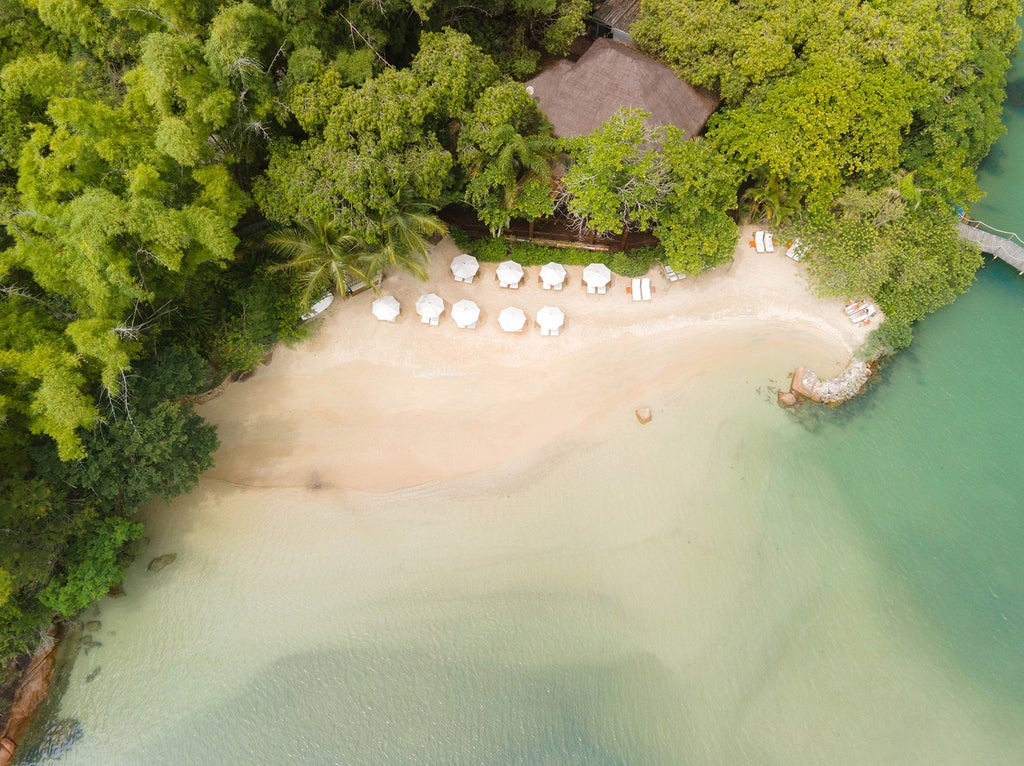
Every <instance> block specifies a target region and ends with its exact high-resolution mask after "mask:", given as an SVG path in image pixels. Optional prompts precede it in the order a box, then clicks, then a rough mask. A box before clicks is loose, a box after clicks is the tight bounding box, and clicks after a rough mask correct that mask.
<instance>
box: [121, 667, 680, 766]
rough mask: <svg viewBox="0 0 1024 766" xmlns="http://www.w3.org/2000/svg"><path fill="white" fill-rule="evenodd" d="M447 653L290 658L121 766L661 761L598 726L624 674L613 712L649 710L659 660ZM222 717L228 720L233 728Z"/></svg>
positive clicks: (610, 765)
mask: <svg viewBox="0 0 1024 766" xmlns="http://www.w3.org/2000/svg"><path fill="white" fill-rule="evenodd" d="M437 652H440V653H441V654H438V653H437ZM444 652H445V650H444V649H443V647H438V649H437V650H436V651H435V650H433V649H431V650H426V651H424V650H410V649H402V648H397V649H391V650H385V649H370V648H366V649H356V650H348V651H338V652H334V651H327V650H322V651H315V652H308V653H303V654H298V655H293V656H290V657H287V658H283V659H281V660H278V661H277V662H274V663H273V664H272V665H270V666H268V667H267V668H266V669H265V671H264V672H263V673H262V674H261V675H260V676H259V677H258V678H256V679H254V680H253V681H251V682H250V683H248V684H247V685H246V686H244V687H242V688H241V689H240V690H239V691H238V692H237V693H236V694H234V695H232V696H231V697H230V698H228V699H226V700H224V701H223V702H222V703H220V704H219V705H217V706H216V707H215V708H213V709H200V710H196V711H195V712H194V714H193V715H192V716H191V717H190V718H188V719H187V720H185V721H183V722H181V723H179V724H178V725H176V726H174V727H173V728H171V729H169V730H167V731H165V732H163V733H162V735H161V736H160V737H159V738H156V739H154V740H150V741H147V743H146V745H145V746H144V747H143V748H142V749H141V750H136V751H135V752H132V753H130V754H128V755H127V757H126V758H125V759H124V760H123V761H122V763H124V764H126V765H127V764H140V766H141V765H142V764H147V765H148V764H152V763H157V762H164V761H162V760H161V759H163V758H164V757H165V756H166V754H167V753H170V752H175V753H176V754H177V756H176V759H175V762H177V763H246V762H250V761H249V760H248V757H250V756H251V755H252V754H253V753H258V754H259V762H261V763H289V764H321V763H352V764H377V766H400V765H404V764H409V765H410V766H411V765H412V764H417V765H424V764H437V765H438V766H442V765H444V766H458V765H459V764H467V766H469V764H472V765H473V766H479V765H480V764H493V765H494V766H527V765H529V766H537V765H543V764H566V765H567V764H579V765H580V766H625V764H627V763H628V764H645V763H649V764H652V765H653V764H657V763H662V762H664V761H662V760H661V759H660V757H659V756H657V755H655V756H653V757H651V755H650V754H649V753H640V752H637V750H636V748H635V746H633V745H630V744H629V743H627V742H623V741H614V740H615V739H616V737H615V735H614V734H610V733H609V730H608V729H609V727H608V726H607V725H606V723H607V722H605V721H602V720H601V716H602V713H603V708H602V703H603V702H608V701H609V700H607V695H608V693H609V690H610V689H612V688H614V689H616V692H621V688H616V687H618V682H619V681H620V680H621V677H622V675H623V674H625V676H627V677H635V675H636V674H637V673H638V672H639V674H640V675H641V676H644V677H645V680H644V683H643V684H636V685H635V688H634V689H633V691H632V692H627V693H626V696H627V699H625V700H621V699H619V700H613V701H612V703H613V704H612V707H617V706H618V704H620V703H622V702H625V704H626V705H627V707H629V708H632V707H633V705H636V704H640V705H642V706H643V705H646V704H647V702H646V701H645V700H644V699H643V697H644V696H645V694H647V693H648V692H649V690H648V686H650V687H651V688H653V689H656V690H657V691H659V692H660V691H661V690H660V689H659V686H660V683H659V680H658V678H659V676H660V675H663V671H662V670H659V669H657V668H652V667H646V666H647V665H650V664H653V663H648V662H644V661H641V662H640V663H639V664H640V666H641V667H639V668H638V667H637V664H636V663H634V662H625V663H624V664H625V665H627V666H628V667H620V666H617V665H611V666H608V667H571V666H549V667H544V668H534V669H533V670H531V669H529V668H527V667H523V666H522V665H520V664H518V663H511V664H508V665H505V664H503V663H501V662H496V663H493V662H487V661H467V660H466V659H465V658H464V657H460V658H458V659H456V658H455V657H454V656H447V657H446V656H444ZM634 695H639V698H637V696H634ZM630 697H631V698H630ZM469 700H471V701H472V702H469V703H468V702H467V701H469ZM633 709H635V708H633ZM652 709H657V708H652ZM324 711H329V712H327V713H326V714H325V713H324ZM224 721H232V722H233V725H232V727H231V728H230V730H225V728H224V727H223V722H224ZM311 721H314V722H316V724H315V728H313V727H311V726H310V722H311ZM611 728H612V729H615V728H616V727H615V726H614V725H613V726H612V727H611ZM641 739H642V738H641ZM623 751H626V752H623Z"/></svg>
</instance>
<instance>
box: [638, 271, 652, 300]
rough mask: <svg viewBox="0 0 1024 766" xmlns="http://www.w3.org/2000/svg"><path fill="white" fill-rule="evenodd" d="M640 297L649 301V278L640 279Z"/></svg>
mask: <svg viewBox="0 0 1024 766" xmlns="http://www.w3.org/2000/svg"><path fill="white" fill-rule="evenodd" d="M640 299H641V300H645V301H649V300H650V299H651V280H650V278H649V277H644V278H643V279H641V280H640Z"/></svg>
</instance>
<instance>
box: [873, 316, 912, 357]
mask: <svg viewBox="0 0 1024 766" xmlns="http://www.w3.org/2000/svg"><path fill="white" fill-rule="evenodd" d="M875 332H876V333H878V339H879V340H880V341H881V342H882V343H884V344H885V345H886V346H888V347H889V348H891V349H893V350H896V351H898V350H900V349H901V348H906V347H907V346H909V345H910V342H911V341H912V340H913V339H914V331H913V330H912V329H911V328H910V325H909V324H908V323H906V322H901V321H900V320H898V319H892V318H886V320H885V321H884V322H882V326H881V327H879V328H878V329H877V330H875Z"/></svg>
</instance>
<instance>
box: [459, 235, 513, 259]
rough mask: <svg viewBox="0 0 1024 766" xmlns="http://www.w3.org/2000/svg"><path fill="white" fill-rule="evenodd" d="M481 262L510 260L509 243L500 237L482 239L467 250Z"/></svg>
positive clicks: (474, 242) (474, 241) (473, 242)
mask: <svg viewBox="0 0 1024 766" xmlns="http://www.w3.org/2000/svg"><path fill="white" fill-rule="evenodd" d="M466 249H467V250H468V251H469V252H471V253H472V254H473V255H475V256H476V258H477V260H480V261H491V262H494V261H504V260H505V259H507V258H508V243H507V242H506V241H505V240H503V239H501V238H500V237H481V238H480V239H476V240H473V241H472V242H471V243H470V246H469V247H468V248H466Z"/></svg>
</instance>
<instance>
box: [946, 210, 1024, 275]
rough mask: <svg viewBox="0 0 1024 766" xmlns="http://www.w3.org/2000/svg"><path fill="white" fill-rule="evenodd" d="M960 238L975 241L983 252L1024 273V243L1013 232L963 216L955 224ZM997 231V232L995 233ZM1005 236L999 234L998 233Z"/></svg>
mask: <svg viewBox="0 0 1024 766" xmlns="http://www.w3.org/2000/svg"><path fill="white" fill-rule="evenodd" d="M956 227H957V229H958V230H959V231H960V238H961V239H969V240H970V241H971V242H976V243H977V244H978V247H980V248H981V251H982V252H983V253H988V254H989V255H991V256H992V257H993V258H998V259H999V260H1001V261H1005V262H1006V263H1008V264H1010V265H1011V266H1013V268H1015V269H1017V271H1018V272H1019V273H1020V274H1024V243H1022V241H1021V238H1020V237H1018V236H1017V235H1016V234H1014V233H1013V232H1009V231H1000V230H999V229H994V228H993V227H991V226H988V225H987V224H985V223H983V222H981V221H973V220H971V219H969V218H965V219H964V220H963V221H961V222H960V223H958V224H957V226H956ZM997 232H998V233H997ZM1003 234H1005V235H1007V236H1000V235H1003Z"/></svg>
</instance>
